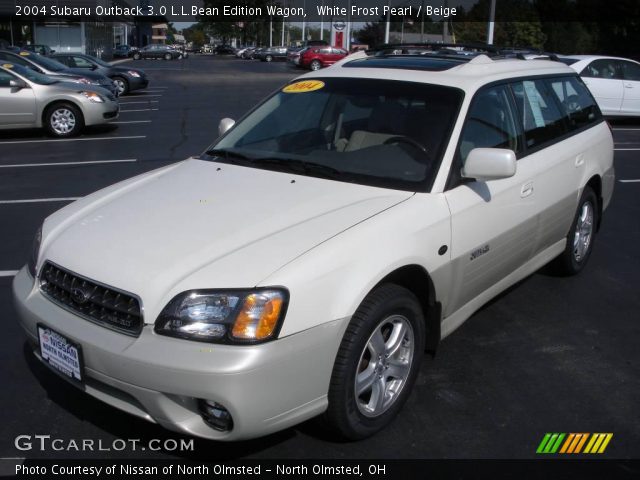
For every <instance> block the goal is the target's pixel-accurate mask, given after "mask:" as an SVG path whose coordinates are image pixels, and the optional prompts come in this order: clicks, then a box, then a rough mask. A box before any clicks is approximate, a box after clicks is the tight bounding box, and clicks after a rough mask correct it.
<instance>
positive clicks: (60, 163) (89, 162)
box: [0, 158, 138, 168]
mask: <svg viewBox="0 0 640 480" xmlns="http://www.w3.org/2000/svg"><path fill="white" fill-rule="evenodd" d="M137 161H138V159H136V158H125V159H123V160H88V161H86V162H55V163H14V164H11V165H1V164H0V168H20V167H58V166H63V165H98V164H103V163H132V162H137Z"/></svg>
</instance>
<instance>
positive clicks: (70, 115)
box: [44, 103, 84, 138]
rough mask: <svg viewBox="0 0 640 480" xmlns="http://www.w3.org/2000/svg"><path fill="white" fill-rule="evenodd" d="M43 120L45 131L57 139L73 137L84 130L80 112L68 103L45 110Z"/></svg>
mask: <svg viewBox="0 0 640 480" xmlns="http://www.w3.org/2000/svg"><path fill="white" fill-rule="evenodd" d="M44 120H45V128H46V129H47V131H48V132H49V133H50V134H51V135H53V136H54V137H58V138H66V137H73V136H74V135H77V134H79V133H80V131H81V130H82V129H83V128H84V118H83V117H82V112H81V111H80V110H79V109H78V107H76V106H74V105H71V104H69V103H59V104H57V105H52V106H51V107H49V108H47V111H46V113H45V115H44Z"/></svg>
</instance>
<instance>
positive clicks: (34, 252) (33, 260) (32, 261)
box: [27, 227, 42, 278]
mask: <svg viewBox="0 0 640 480" xmlns="http://www.w3.org/2000/svg"><path fill="white" fill-rule="evenodd" d="M41 242H42V227H40V228H38V231H37V232H36V236H35V237H34V238H33V244H32V245H31V255H29V261H28V262H27V268H28V269H29V273H30V274H31V276H32V277H33V278H35V277H36V264H37V263H38V255H40V243H41Z"/></svg>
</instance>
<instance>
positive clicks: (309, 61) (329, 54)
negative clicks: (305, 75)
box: [298, 45, 349, 70]
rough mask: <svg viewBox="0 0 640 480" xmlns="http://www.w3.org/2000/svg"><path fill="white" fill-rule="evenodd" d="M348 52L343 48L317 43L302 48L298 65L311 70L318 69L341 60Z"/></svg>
mask: <svg viewBox="0 0 640 480" xmlns="http://www.w3.org/2000/svg"><path fill="white" fill-rule="evenodd" d="M348 54H349V52H347V51H346V50H345V49H343V48H336V47H328V46H326V45H325V46H323V45H318V46H314V47H309V48H307V49H306V50H303V51H302V53H301V55H300V63H299V64H298V65H299V66H300V67H303V68H310V69H311V70H320V69H321V68H322V67H328V66H329V65H333V64H334V63H336V62H337V61H338V60H342V59H343V58H344V57H346V56H347V55H348Z"/></svg>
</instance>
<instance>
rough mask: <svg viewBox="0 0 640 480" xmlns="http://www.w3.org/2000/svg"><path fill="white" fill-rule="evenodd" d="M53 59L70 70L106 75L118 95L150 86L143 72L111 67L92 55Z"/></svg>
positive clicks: (61, 56) (54, 56)
mask: <svg viewBox="0 0 640 480" xmlns="http://www.w3.org/2000/svg"><path fill="white" fill-rule="evenodd" d="M52 58H54V59H56V60H57V61H59V62H60V63H64V64H65V65H66V66H67V67H70V68H75V69H82V70H91V71H94V72H97V73H101V74H102V75H106V76H107V77H109V78H110V79H111V80H113V83H115V84H116V87H118V94H120V95H126V94H127V93H129V92H132V91H134V90H140V89H142V88H147V85H149V79H147V75H146V74H145V73H144V72H143V71H142V70H139V69H136V68H128V67H120V66H118V65H111V64H110V63H107V62H105V61H104V60H100V59H99V58H96V57H92V56H91V55H84V54H81V53H56V54H55V55H53V56H52Z"/></svg>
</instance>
